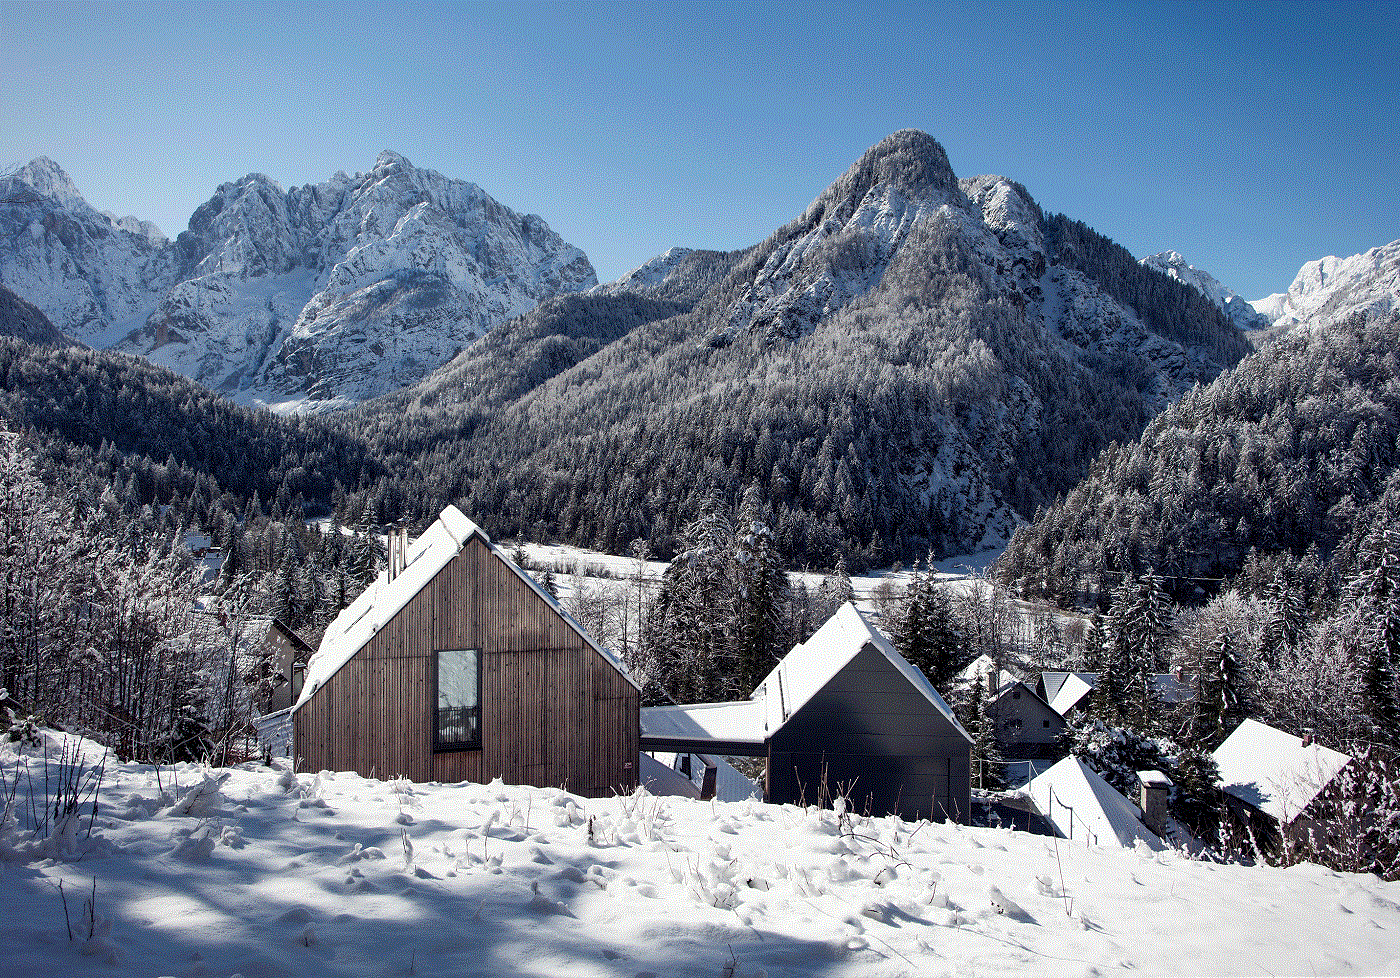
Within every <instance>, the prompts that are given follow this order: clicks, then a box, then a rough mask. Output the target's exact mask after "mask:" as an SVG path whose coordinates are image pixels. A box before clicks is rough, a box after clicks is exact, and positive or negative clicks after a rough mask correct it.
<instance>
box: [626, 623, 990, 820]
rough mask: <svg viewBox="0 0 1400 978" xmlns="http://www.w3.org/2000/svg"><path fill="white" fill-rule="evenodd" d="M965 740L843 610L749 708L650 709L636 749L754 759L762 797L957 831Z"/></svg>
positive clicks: (964, 800)
mask: <svg viewBox="0 0 1400 978" xmlns="http://www.w3.org/2000/svg"><path fill="white" fill-rule="evenodd" d="M971 745H972V738H971V737H970V736H969V735H968V733H967V731H965V730H964V729H963V728H962V725H961V724H959V723H958V721H957V719H956V718H954V716H953V712H952V710H950V709H949V708H948V704H947V703H946V702H944V700H943V697H941V696H940V695H939V694H938V692H937V691H936V690H934V688H933V686H931V685H930V684H929V682H928V680H927V679H926V678H925V677H924V675H923V674H922V673H921V672H919V670H918V669H916V668H914V666H912V665H910V664H909V662H908V661H906V660H905V659H904V657H903V656H901V655H900V654H899V652H898V651H896V650H895V648H894V646H893V645H891V644H890V642H889V640H888V639H886V638H885V637H884V636H883V635H882V634H880V632H879V630H878V629H876V628H875V627H874V626H872V625H871V624H870V623H869V622H868V621H867V620H866V619H865V616H864V615H862V614H861V613H860V611H858V610H857V609H856V607H855V605H853V604H851V603H849V602H848V603H846V604H844V605H842V606H841V608H840V609H839V610H838V611H837V612H836V614H835V615H833V616H832V617H831V619H830V620H829V621H827V622H826V624H824V625H822V627H821V628H819V629H818V630H817V632H816V633H815V634H814V635H812V637H811V638H809V639H808V640H807V641H806V642H803V643H802V644H800V645H798V646H796V647H795V648H794V649H793V650H792V651H791V652H789V653H788V654H787V655H786V656H785V657H784V658H783V660H782V661H781V662H779V663H778V665H777V666H776V667H774V669H773V671H772V672H771V673H769V675H768V676H767V678H765V679H764V680H763V682H762V683H760V684H759V685H758V687H757V688H756V689H755V690H754V691H753V694H752V695H751V696H750V698H749V699H747V700H743V701H739V702H734V703H701V704H692V705H687V706H663V707H649V708H647V709H645V710H643V711H642V746H643V749H647V750H657V751H682V752H695V753H701V754H721V755H739V756H749V757H761V758H763V759H764V762H765V778H764V800H765V801H768V802H772V803H775V804H785V803H806V804H817V803H822V802H829V801H830V800H831V799H833V798H834V797H836V796H837V795H842V796H844V797H846V798H847V799H848V802H849V804H850V805H851V806H852V807H853V808H854V809H855V810H857V811H866V810H869V811H871V812H874V813H877V814H888V813H898V814H900V815H902V816H904V817H906V818H929V817H932V818H935V819H947V820H951V821H957V822H967V821H968V820H969V818H970V815H971V780H970V769H971Z"/></svg>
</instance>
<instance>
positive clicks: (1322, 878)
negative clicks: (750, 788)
mask: <svg viewBox="0 0 1400 978" xmlns="http://www.w3.org/2000/svg"><path fill="white" fill-rule="evenodd" d="M52 750H53V748H51V751H52ZM0 764H3V768H4V771H5V776H6V778H7V781H6V785H5V787H6V790H5V792H4V794H5V795H8V794H9V787H10V786H13V784H14V780H15V776H16V772H18V773H19V775H20V785H19V790H18V792H17V793H16V794H15V796H14V797H15V801H16V804H15V806H14V812H13V816H12V818H11V820H10V822H9V824H8V825H7V826H6V828H5V831H4V833H3V836H0V853H3V858H0V974H4V975H34V974H53V973H59V974H63V975H104V976H126V975H131V976H137V975H141V976H149V975H180V976H198V975H233V974H241V975H244V976H247V978H254V976H271V975H451V976H461V975H509V976H551V978H552V976H573V975H580V976H582V975H587V976H625V978H633V976H644V975H656V976H669V975H697V976H705V978H720V976H756V975H768V976H772V978H776V976H781V975H792V976H797V975H820V976H843V975H851V976H857V975H858V976H862V978H865V976H881V975H910V976H938V975H983V976H987V975H1043V974H1054V975H1060V974H1064V975H1095V974H1106V973H1130V972H1131V973H1145V974H1230V975H1234V974H1261V975H1262V974H1291V975H1313V974H1338V975H1341V974H1396V973H1400V884H1396V883H1384V882H1381V881H1380V880H1378V879H1376V878H1374V877H1367V876H1349V875H1344V874H1338V873H1334V872H1331V871H1329V870H1325V869H1321V868H1319V867H1316V866H1306V865H1305V866H1297V867H1294V868H1291V869H1286V870H1278V869H1268V868H1247V867H1242V866H1218V865H1212V864H1209V863H1201V862H1193V861H1190V860H1187V859H1185V858H1183V857H1181V856H1178V855H1176V854H1173V853H1166V854H1153V853H1149V852H1146V851H1137V852H1134V851H1131V850H1118V849H1113V850H1110V849H1088V848H1085V847H1084V845H1083V844H1082V843H1079V844H1073V845H1072V844H1070V843H1067V842H1065V841H1064V840H1060V841H1059V842H1056V841H1055V840H1052V839H1049V838H1046V837H1043V836H1033V835H1027V834H1022V833H1015V832H1011V831H1008V830H1001V829H973V828H965V827H959V826H953V825H940V824H928V823H908V822H901V821H898V820H895V819H889V818H881V819H866V818H862V817H859V816H857V817H851V818H842V817H840V816H838V815H837V814H836V813H835V812H832V811H819V810H814V809H809V810H803V809H799V808H795V807H792V806H785V807H772V806H766V805H763V804H761V803H758V802H742V803H734V804H720V803H711V802H697V801H691V800H686V799H679V798H656V797H652V796H649V795H645V794H637V795H632V796H628V797H618V798H611V799H607V800H591V799H581V798H577V797H574V796H572V795H569V794H566V793H564V792H562V791H559V790H557V789H539V788H521V787H510V786H505V785H501V784H499V783H496V784H489V785H474V784H459V785H418V784H408V783H402V782H394V781H373V780H366V779H364V778H361V777H358V776H356V775H352V774H329V773H322V774H319V775H312V774H299V775H295V774H292V773H291V772H289V771H284V770H274V769H268V768H261V767H248V768H246V769H245V768H240V769H236V770H220V771H204V770H201V769H199V768H197V767H190V766H181V767H178V768H170V767H165V768H162V769H160V770H159V771H158V772H157V770H156V769H153V768H151V767H145V766H136V765H119V764H114V763H109V764H108V766H107V770H106V775H105V779H104V781H103V784H102V792H101V798H100V807H99V812H98V816H97V819H96V825H95V827H94V828H93V830H92V833H91V836H90V837H89V836H88V835H87V819H86V818H85V819H84V820H83V823H82V830H81V831H80V832H78V833H77V834H76V835H75V836H72V837H70V838H68V839H67V840H66V841H64V842H63V844H62V845H58V846H49V847H47V851H45V849H44V848H43V847H39V846H38V845H37V843H35V842H33V841H32V840H29V838H28V836H27V833H26V832H25V831H24V830H23V825H24V824H27V820H28V819H29V818H31V817H32V812H31V810H30V809H29V806H28V802H27V800H26V796H27V795H28V793H29V791H30V789H31V787H33V788H34V789H35V790H37V791H39V792H40V793H41V794H42V790H43V789H42V785H43V777H44V763H43V759H42V757H36V756H35V754H33V753H32V752H29V753H26V754H25V755H22V756H21V755H16V754H15V753H14V752H13V751H12V750H10V749H9V748H4V749H0ZM52 773H54V772H52V771H51V772H50V774H51V775H52ZM31 776H32V777H31ZM15 818H18V820H19V824H16V822H15ZM60 837H61V834H60ZM55 856H58V857H61V858H54V857H55ZM60 884H62V891H61V893H60ZM65 899H66V909H65ZM89 901H91V902H90V903H89ZM89 907H91V908H92V909H89ZM94 918H95V925H94V923H93V920H94Z"/></svg>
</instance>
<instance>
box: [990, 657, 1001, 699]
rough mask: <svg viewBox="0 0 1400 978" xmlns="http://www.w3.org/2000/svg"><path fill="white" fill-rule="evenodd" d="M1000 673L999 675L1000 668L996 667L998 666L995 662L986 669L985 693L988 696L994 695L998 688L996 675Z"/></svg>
mask: <svg viewBox="0 0 1400 978" xmlns="http://www.w3.org/2000/svg"><path fill="white" fill-rule="evenodd" d="M1000 675H1001V670H1000V669H998V668H997V664H996V663H995V662H993V663H992V667H991V668H990V669H988V670H987V695H988V696H995V695H996V694H997V689H998V687H999V686H1000V685H1001V684H1000V683H999V682H998V681H997V677H999V676H1000Z"/></svg>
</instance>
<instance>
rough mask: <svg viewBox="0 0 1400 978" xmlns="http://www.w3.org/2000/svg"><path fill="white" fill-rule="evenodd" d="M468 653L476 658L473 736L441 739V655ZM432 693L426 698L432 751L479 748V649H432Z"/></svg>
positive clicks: (480, 712)
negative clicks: (431, 735) (459, 738)
mask: <svg viewBox="0 0 1400 978" xmlns="http://www.w3.org/2000/svg"><path fill="white" fill-rule="evenodd" d="M462 653H469V654H471V655H473V656H474V657H475V659H476V670H475V671H476V729H475V736H474V737H473V738H472V739H470V740H443V738H442V723H441V719H440V714H441V711H442V707H441V705H440V701H439V690H440V684H441V673H442V657H443V656H444V655H451V654H462ZM432 687H433V688H432V695H431V696H430V697H429V699H428V716H429V724H430V726H431V728H432V731H433V753H434V754H443V753H450V752H457V751H472V750H481V728H482V709H481V707H482V703H481V649H479V648H461V649H434V650H433V683H432Z"/></svg>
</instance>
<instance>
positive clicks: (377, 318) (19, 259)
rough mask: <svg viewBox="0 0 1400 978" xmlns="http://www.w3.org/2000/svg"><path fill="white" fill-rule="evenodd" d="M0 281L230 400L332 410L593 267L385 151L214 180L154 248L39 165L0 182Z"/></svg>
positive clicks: (490, 204)
mask: <svg viewBox="0 0 1400 978" xmlns="http://www.w3.org/2000/svg"><path fill="white" fill-rule="evenodd" d="M0 231H3V232H5V234H4V238H3V242H4V243H0V281H3V283H4V284H5V285H6V286H8V287H10V288H12V289H14V290H15V291H16V292H17V293H19V294H21V295H23V296H25V297H26V298H28V299H29V301H31V302H33V303H34V304H35V305H37V306H38V307H39V308H41V309H42V310H44V312H45V313H46V314H47V315H48V316H49V317H50V318H51V319H53V320H54V322H55V323H56V325H58V326H59V327H60V328H61V329H64V330H65V331H66V332H68V333H69V334H70V335H73V336H75V337H76V338H79V339H82V340H84V341H86V342H89V343H92V344H93V345H96V346H99V347H109V346H115V347H116V348H118V349H121V350H123V351H126V352H130V353H136V354H139V355H143V356H146V357H148V358H149V359H151V360H153V361H154V362H157V363H160V364H163V365H165V366H169V367H170V368H172V369H174V370H176V371H177V372H179V373H182V374H184V375H185V376H188V377H190V378H192V379H195V380H198V381H199V382H201V383H203V384H205V385H206V386H209V387H211V388H214V389H216V390H221V391H224V392H227V393H229V394H230V395H232V396H235V397H236V398H237V399H239V400H240V401H242V402H245V403H267V404H273V405H282V406H286V407H295V406H298V405H301V406H307V405H316V406H334V405H338V404H345V403H351V402H354V401H358V400H361V399H363V398H366V397H370V396H374V395H375V394H379V393H383V392H385V391H388V390H392V389H394V388H396V387H399V386H401V385H403V384H406V383H410V382H412V381H415V380H418V379H420V378H421V377H423V376H426V375H427V374H428V373H429V372H430V371H431V370H433V369H434V368H436V367H437V366H439V365H441V364H442V363H445V362H446V361H447V360H449V359H451V357H452V356H453V355H454V354H456V353H457V352H458V351H460V350H461V349H462V348H464V347H466V346H468V345H469V344H470V343H472V342H473V341H475V340H476V339H477V338H478V337H480V336H481V335H483V334H485V333H486V332H488V331H489V330H490V329H492V328H493V327H494V326H496V325H498V324H499V323H501V322H504V321H505V320H507V319H509V318H511V317H512V316H516V315H519V314H520V313H522V312H525V311H527V310H529V309H531V308H533V307H534V306H535V305H536V304H538V303H539V301H540V300H542V299H545V298H548V297H550V296H553V295H558V294H561V293H567V292H574V291H578V290H579V289H584V288H588V287H590V286H592V285H594V284H595V283H596V277H595V276H594V273H593V268H592V266H591V265H590V264H589V262H588V259H587V257H586V256H585V255H584V254H583V253H582V252H581V251H579V250H578V249H576V248H573V247H571V246H569V245H567V244H565V243H564V242H563V241H562V240H561V239H560V238H559V236H558V235H556V234H555V233H554V232H553V231H551V230H550V229H549V227H548V225H546V224H545V223H544V221H542V220H541V219H540V218H538V217H535V216H533V215H530V216H521V215H519V214H516V213H515V212H514V211H511V210H510V209H509V208H506V207H504V206H502V205H501V204H499V203H498V202H496V201H495V200H493V199H492V198H491V197H489V196H488V195H487V194H486V193H485V192H483V191H482V190H481V188H479V187H477V186H475V185H474V184H470V183H465V182H462V181H455V180H449V179H447V178H445V177H443V176H441V175H440V174H437V173H433V172H431V171H428V170H420V169H417V168H415V167H414V166H413V165H412V164H411V163H409V161H408V160H406V159H404V158H403V157H402V156H399V155H397V154H394V153H389V152H385V153H383V154H381V155H380V157H379V159H378V161H377V162H376V164H375V167H374V169H373V170H371V171H370V172H369V173H368V174H362V175H357V176H354V177H349V176H346V175H345V174H343V173H342V174H337V175H336V176H334V177H332V178H331V179H330V180H329V181H327V182H325V183H322V184H316V185H311V186H306V187H294V188H292V189H291V190H290V191H286V192H284V191H283V190H282V189H281V188H280V187H279V186H278V185H277V184H276V183H274V182H273V181H272V180H270V179H268V178H267V177H265V176H261V175H259V174H253V175H250V176H247V177H245V178H243V179H242V180H239V181H236V182H234V183H228V184H224V185H223V186H221V187H219V189H218V190H217V192H216V193H215V195H214V196H213V197H212V198H211V199H210V200H209V201H208V202H207V203H205V204H204V205H202V206H201V207H200V208H199V209H198V210H196V211H195V213H194V215H193V216H192V217H191V218H190V226H189V229H188V230H186V231H185V232H183V233H182V234H181V235H180V236H179V238H178V239H176V240H175V241H174V242H168V241H166V240H165V239H164V238H163V237H161V236H160V235H159V233H158V232H156V231H155V230H154V228H153V227H152V226H149V225H140V224H139V223H137V222H135V221H134V220H133V219H123V220H122V221H115V220H113V219H112V218H110V217H108V216H106V215H101V214H98V213H97V212H96V211H94V210H93V209H92V208H91V207H90V206H88V205H87V203H86V202H85V201H84V200H83V199H82V197H81V195H80V194H79V193H78V192H77V189H76V188H75V187H74V186H73V185H72V181H71V180H69V179H68V177H67V175H66V174H64V173H63V171H62V170H61V169H60V168H59V167H58V166H57V165H56V164H54V163H52V162H51V161H48V160H38V161H35V162H34V163H32V164H30V165H29V166H27V167H25V168H23V169H21V170H19V171H18V172H16V173H15V174H14V175H12V176H10V177H9V178H7V179H6V180H5V181H3V182H0Z"/></svg>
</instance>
